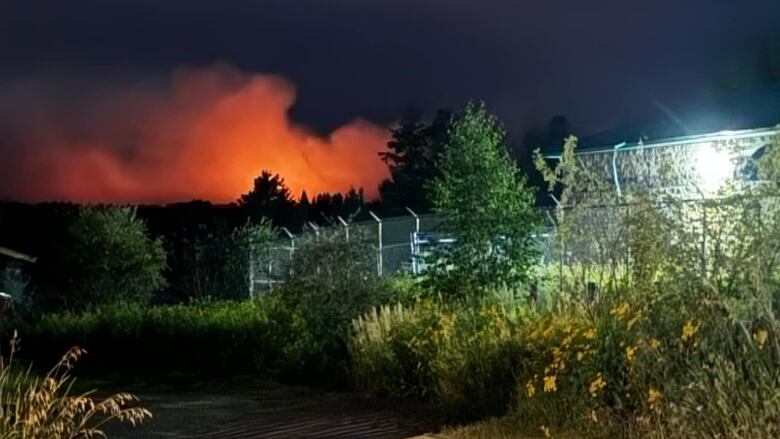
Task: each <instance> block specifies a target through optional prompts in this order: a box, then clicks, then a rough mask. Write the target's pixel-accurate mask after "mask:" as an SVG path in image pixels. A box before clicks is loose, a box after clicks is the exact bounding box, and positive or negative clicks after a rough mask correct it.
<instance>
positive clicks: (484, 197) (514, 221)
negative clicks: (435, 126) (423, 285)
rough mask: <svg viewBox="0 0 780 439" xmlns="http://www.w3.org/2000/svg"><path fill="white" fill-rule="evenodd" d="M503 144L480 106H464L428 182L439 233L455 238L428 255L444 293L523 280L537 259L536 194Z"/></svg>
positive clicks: (477, 290)
mask: <svg viewBox="0 0 780 439" xmlns="http://www.w3.org/2000/svg"><path fill="white" fill-rule="evenodd" d="M505 142H506V139H505V133H504V130H503V129H502V128H501V127H500V125H499V122H498V121H497V120H496V118H495V117H494V116H492V115H491V114H490V113H488V111H487V110H486V109H485V106H484V104H477V103H469V104H468V105H467V106H466V108H465V109H464V112H463V114H462V115H461V116H460V117H459V118H458V120H457V121H455V122H454V123H453V125H452V126H451V128H450V131H449V135H448V139H447V143H446V145H445V147H444V150H443V152H442V154H441V156H440V157H439V160H438V167H439V171H440V175H438V176H436V177H435V178H434V179H433V181H432V182H431V185H430V197H431V200H432V201H433V203H434V205H435V207H436V208H437V209H438V210H439V211H441V213H442V215H443V216H444V221H443V222H442V225H441V229H442V230H443V231H445V232H447V233H453V234H454V237H455V238H456V240H457V242H456V244H455V245H454V246H453V247H452V248H447V249H440V250H439V251H437V252H435V253H434V255H433V257H432V258H431V262H432V264H431V269H430V280H431V281H432V283H433V284H435V285H436V287H437V289H438V290H439V291H441V292H442V293H444V294H454V295H456V296H459V297H466V296H473V295H477V296H479V295H481V294H482V293H483V292H484V291H486V290H488V289H491V288H495V287H498V286H502V285H511V284H514V283H517V282H522V281H525V280H527V279H528V278H529V273H530V267H531V265H532V264H533V263H535V262H536V260H537V256H538V251H537V249H536V246H535V244H534V240H533V235H534V233H535V232H537V230H538V227H539V225H540V221H539V218H538V216H537V214H536V212H535V210H534V192H533V191H532V190H531V189H530V188H529V187H528V186H527V185H526V178H525V176H523V175H522V173H521V172H520V170H519V169H518V168H517V166H516V164H515V163H514V161H513V160H512V159H511V158H510V156H509V151H508V149H507V146H506V143H505Z"/></svg>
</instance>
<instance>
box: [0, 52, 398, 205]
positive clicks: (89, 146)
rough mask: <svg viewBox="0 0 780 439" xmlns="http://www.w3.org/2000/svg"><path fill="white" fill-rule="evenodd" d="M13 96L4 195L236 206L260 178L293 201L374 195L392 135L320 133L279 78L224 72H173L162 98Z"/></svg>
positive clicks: (2, 109) (358, 125)
mask: <svg viewBox="0 0 780 439" xmlns="http://www.w3.org/2000/svg"><path fill="white" fill-rule="evenodd" d="M15 92H16V96H15V97H12V99H9V102H13V107H12V108H11V107H10V106H9V105H8V104H5V105H4V104H2V103H0V154H1V155H0V157H2V159H1V160H0V197H3V198H12V199H20V200H25V201H44V200H70V201H92V202H94V201H112V202H167V201H175V200H188V199H208V200H213V201H232V200H235V199H236V198H237V197H238V196H239V195H240V194H241V193H243V192H247V191H248V190H249V189H250V188H251V185H252V181H253V179H254V178H255V177H256V176H258V175H259V174H260V172H261V171H262V170H264V169H267V170H270V171H271V172H273V173H279V174H281V175H282V176H283V177H284V178H285V181H286V183H287V184H288V186H289V187H290V188H291V190H292V191H293V193H294V194H296V195H298V194H300V193H301V191H303V190H306V191H307V192H309V193H310V194H311V193H319V192H335V191H339V192H343V191H346V190H348V189H349V188H350V187H355V188H357V187H363V188H364V189H365V191H366V195H367V196H368V197H373V196H376V194H377V185H378V184H379V182H380V181H381V180H382V179H383V178H384V177H385V176H386V174H387V170H386V168H385V165H384V164H383V163H382V162H381V161H380V160H379V158H378V156H377V153H378V152H379V151H381V150H383V149H384V147H385V145H386V143H387V140H388V136H389V134H388V131H387V130H386V129H385V128H384V127H381V126H377V125H374V124H372V123H369V122H367V121H363V120H355V121H352V122H350V123H349V124H346V125H344V126H341V127H339V128H337V129H335V130H334V131H332V132H331V133H330V134H329V135H327V136H320V135H317V134H315V133H313V132H311V131H310V130H307V129H306V127H304V126H301V125H299V124H296V123H294V122H292V121H291V120H290V117H289V114H288V112H289V110H290V108H291V107H292V105H293V104H294V102H295V99H296V95H295V89H294V87H293V85H292V84H291V83H290V82H289V81H287V80H285V79H284V78H281V77H278V76H270V75H263V74H247V73H244V72H241V71H238V70H237V69H235V68H232V67H229V66H226V65H216V66H210V67H207V68H199V69H190V70H182V71H180V72H177V73H176V74H175V75H174V78H173V80H172V82H171V86H170V88H169V89H168V90H165V91H164V92H160V90H159V89H158V88H154V87H143V86H139V87H130V88H127V89H113V90H108V91H104V92H102V93H100V94H99V96H98V97H97V98H94V99H87V98H85V99H84V100H83V102H81V101H78V99H79V98H78V96H69V97H67V98H63V97H62V96H59V97H57V98H54V97H52V96H41V93H37V94H36V93H31V94H30V95H29V96H26V95H25V91H24V90H21V89H20V88H18V87H17V89H16V91H15ZM63 99H68V100H76V102H72V101H71V102H62V100H63ZM4 125H5V126H4Z"/></svg>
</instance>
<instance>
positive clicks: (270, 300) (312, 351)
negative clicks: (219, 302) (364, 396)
mask: <svg viewBox="0 0 780 439" xmlns="http://www.w3.org/2000/svg"><path fill="white" fill-rule="evenodd" d="M291 267H293V268H294V270H292V271H291V272H290V273H289V275H288V276H287V277H286V279H285V282H284V284H283V285H281V286H280V287H279V288H276V289H274V290H273V291H271V292H270V293H269V294H268V296H267V297H266V298H265V302H266V303H267V304H268V306H269V307H270V308H269V312H270V313H271V314H272V315H273V316H274V319H273V324H274V325H275V329H274V330H273V331H272V332H273V333H274V334H275V335H274V337H276V338H275V343H277V344H278V345H279V346H280V349H283V350H285V351H288V352H290V353H291V354H293V355H288V356H286V359H287V360H288V361H291V363H290V364H289V365H288V370H290V371H291V372H295V373H297V374H298V375H299V376H300V378H301V379H303V378H306V377H308V378H309V379H315V380H318V381H319V382H321V383H325V384H328V382H329V384H331V385H332V386H334V387H335V386H342V385H344V384H346V382H347V380H348V376H349V369H348V363H347V349H346V343H347V333H348V330H349V323H350V321H351V320H352V319H354V318H355V317H357V316H359V315H361V314H363V313H365V312H367V311H369V310H371V309H372V308H373V307H375V306H378V305H381V304H382V303H386V302H388V301H389V300H391V298H394V297H396V294H395V291H399V292H402V293H404V292H406V291H408V289H406V288H405V287H403V286H399V287H398V288H394V286H393V282H392V281H391V280H390V279H388V278H385V277H381V276H379V275H378V274H377V271H376V249H375V247H374V238H373V237H372V236H371V234H370V232H367V231H364V230H361V229H354V230H350V235H349V240H347V239H346V238H345V235H344V232H343V231H339V230H323V231H320V232H319V233H317V234H316V235H312V236H309V237H306V238H304V239H299V240H298V241H297V242H296V252H295V256H294V259H293V261H292V263H291ZM318 377H319V378H318Z"/></svg>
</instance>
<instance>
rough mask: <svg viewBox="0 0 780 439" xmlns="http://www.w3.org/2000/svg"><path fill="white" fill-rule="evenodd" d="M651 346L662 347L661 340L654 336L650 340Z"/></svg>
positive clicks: (654, 347)
mask: <svg viewBox="0 0 780 439" xmlns="http://www.w3.org/2000/svg"><path fill="white" fill-rule="evenodd" d="M650 347H651V348H653V349H658V348H659V347H661V342H660V341H659V340H658V339H657V338H653V339H651V340H650Z"/></svg>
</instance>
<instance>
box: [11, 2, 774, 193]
mask: <svg viewBox="0 0 780 439" xmlns="http://www.w3.org/2000/svg"><path fill="white" fill-rule="evenodd" d="M773 41H775V42H777V41H780V1H777V0H755V1H745V2H737V1H734V0H677V1H672V0H655V1H642V2H639V1H626V0H622V1H619V0H605V1H590V2H583V1H578V2H575V1H555V0H552V1H534V2H530V1H527V2H523V1H510V0H503V1H499V0H482V1H478V2H477V1H463V0H295V1H293V0H281V1H260V0H257V1H231V0H221V1H208V2H206V1H201V0H188V1H177V0H166V1H160V0H154V1H152V0H132V1H123V0H112V1H105V0H94V1H62V0H41V1H32V0H2V1H1V2H0V154H2V161H1V162H0V174H2V176H0V198H18V199H24V200H33V201H34V200H43V199H54V198H63V199H75V200H93V201H94V200H96V199H101V200H124V201H149V200H152V201H161V200H171V199H180V198H196V197H198V195H202V197H203V198H211V199H216V200H226V199H229V198H230V197H232V196H234V195H233V194H234V193H235V192H236V191H239V190H240V189H238V187H239V186H240V185H241V184H244V182H246V180H247V179H249V178H250V176H251V175H257V174H259V171H260V169H263V168H271V170H273V171H275V172H280V173H282V174H283V175H285V176H286V177H287V179H288V182H289V183H291V186H293V188H294V189H295V190H297V191H299V190H301V189H303V188H308V187H312V186H313V187H314V188H315V189H317V190H344V189H346V187H345V186H348V185H350V184H354V185H361V186H368V187H369V188H368V192H372V191H374V189H373V188H371V186H372V185H375V184H376V183H377V182H378V181H379V180H381V177H382V175H373V174H372V175H367V174H365V173H366V172H369V173H377V172H378V173H380V174H381V172H382V171H381V169H379V168H376V167H374V165H371V166H368V168H369V170H368V171H366V170H365V168H366V165H365V164H361V163H354V164H353V165H350V166H345V168H344V171H343V175H337V174H338V172H336V171H337V170H336V169H333V170H331V171H328V172H326V171H323V170H322V169H320V168H322V167H331V168H339V167H341V166H342V164H340V163H339V162H338V161H334V162H333V163H330V162H323V161H322V160H324V159H319V158H315V159H312V158H311V157H310V155H309V151H310V150H312V149H314V150H316V151H317V152H316V154H319V155H317V157H323V156H326V155H328V154H330V155H332V156H334V157H336V156H338V155H339V154H341V156H339V157H343V156H354V157H360V158H361V160H369V157H374V155H375V153H376V151H377V150H378V149H381V146H382V144H383V142H385V141H386V138H385V137H384V136H385V134H384V133H382V129H383V128H384V127H386V126H389V125H390V124H392V123H393V122H394V121H396V120H397V119H398V117H399V116H400V115H401V114H403V112H404V110H405V109H406V108H408V107H410V106H415V107H418V108H420V109H422V110H425V111H432V110H434V109H436V108H439V107H451V108H456V107H460V106H462V104H463V103H464V102H465V101H466V100H468V99H481V100H484V101H486V102H487V103H488V105H489V107H490V108H491V109H492V110H493V111H494V112H495V113H496V114H498V115H499V117H500V118H502V120H503V121H504V123H505V124H506V126H507V128H508V129H509V131H510V132H511V134H512V135H513V136H514V137H516V138H520V137H522V135H523V133H524V132H525V131H526V130H528V129H529V128H532V127H536V126H541V125H543V124H544V123H546V121H547V120H549V119H550V117H552V116H553V115H556V114H563V115H565V116H566V117H567V118H568V119H569V121H571V123H572V126H573V128H574V130H575V131H576V132H577V133H578V134H581V135H584V136H588V135H593V134H597V133H600V132H605V131H611V130H619V129H620V128H621V127H626V126H634V125H636V124H641V123H644V122H647V121H654V120H657V119H664V118H666V119H672V118H675V119H679V118H681V122H680V121H679V120H678V122H676V124H677V125H680V124H682V125H683V126H684V128H690V127H692V126H695V125H696V124H698V123H702V121H708V122H709V123H710V125H713V124H715V122H713V120H715V119H718V122H717V123H719V124H720V125H718V126H723V125H724V123H721V120H725V121H726V122H725V124H726V125H729V124H733V125H735V126H723V128H742V127H743V126H737V125H745V124H747V123H751V122H750V121H752V120H759V119H760V117H758V116H757V117H756V118H752V119H751V118H750V117H746V118H740V117H741V116H734V115H731V116H729V115H726V116H725V117H724V114H723V110H722V109H718V108H716V107H718V105H720V106H721V107H723V105H722V104H723V102H724V100H723V99H722V98H721V97H722V95H724V94H728V95H729V96H732V98H731V99H736V100H738V101H739V102H747V103H750V105H753V104H752V102H753V101H752V100H755V102H758V103H756V104H755V107H756V108H760V109H761V110H760V112H761V115H759V116H761V117H764V118H766V117H772V116H773V115H777V114H779V113H778V110H780V105H778V104H780V99H778V96H780V93H776V92H775V91H776V90H777V87H775V85H776V84H775V83H774V82H773V81H774V79H775V78H774V77H773V76H772V75H773V73H772V70H771V69H772V67H771V66H770V67H767V60H766V58H765V56H764V54H765V51H763V48H764V47H766V45H767V44H769V43H771V42H773ZM182 78H184V79H182ZM247 89H250V91H247ZM182 90H184V91H182ZM765 90H766V91H765ZM773 90H774V91H773ZM250 92H251V93H250ZM773 93H774V94H773ZM238 95H240V96H238ZM248 95H251V96H249V97H248ZM237 96H238V97H237ZM733 96H738V97H733ZM767 96H769V97H767ZM226 102H227V103H226ZM729 102H731V101H729ZM266 103H268V104H267V105H266ZM750 105H748V107H749V106H750ZM225 107H227V109H225ZM260 107H262V108H260ZM731 107H733V106H731ZM288 110H289V114H290V117H291V119H287V114H288ZM772 111H775V113H773V114H769V115H767V112H768V113H771V112H772ZM247 112H248V114H252V116H253V117H257V118H259V119H255V120H263V121H264V122H262V123H261V124H260V125H263V126H266V125H267V126H268V127H271V126H273V127H274V128H273V129H272V128H268V129H265V128H263V129H262V130H261V129H259V128H257V127H256V126H255V125H254V124H253V123H252V122H251V120H253V119H250V118H247V122H246V124H245V125H240V126H238V125H235V124H234V123H233V122H232V121H233V120H234V119H235V118H236V117H239V116H236V115H240V114H247ZM255 113H257V114H255ZM670 115H671V116H670ZM672 116H674V117H672ZM677 116H679V118H677ZM239 118H240V117H239ZM161 121H162V122H161ZM689 124H690V125H689ZM704 125H706V123H705V124H704ZM704 125H702V126H704ZM191 127H198V128H197V129H194V128H191ZM201 127H205V128H201ZM690 129H695V128H690ZM183 131H184V132H185V134H180V133H182V132H183ZM204 133H205V134H204ZM280 133H281V134H280ZM242 134H244V135H246V136H248V137H250V138H253V139H257V141H256V142H254V143H252V142H250V143H248V144H242V145H241V146H240V147H241V148H244V149H247V148H250V149H251V148H254V149H258V148H259V149H265V150H268V149H277V150H279V151H278V154H277V153H264V154H256V155H252V154H249V155H247V156H245V157H244V158H243V159H242V160H243V162H242V163H244V164H248V165H251V166H247V168H246V169H243V168H242V169H241V170H240V172H239V170H238V168H237V165H236V164H235V163H232V162H230V161H228V160H224V163H223V160H221V159H216V158H215V157H214V156H213V154H215V153H214V152H213V151H211V150H209V148H211V149H214V148H221V149H222V150H225V151H227V149H230V148H239V147H238V146H235V145H236V144H237V143H242V141H237V140H235V139H238V138H239V137H240V136H241V135H242ZM195 137H197V140H193V138H195ZM204 137H205V138H209V139H211V140H212V142H211V143H209V144H208V145H205V144H203V141H202V140H201V139H202V138H204ZM225 137H230V138H232V139H233V141H231V142H230V143H229V144H230V145H231V146H230V147H228V146H218V145H222V143H220V142H223V139H224V138H225ZM280 138H281V139H282V140H279V139H280ZM215 139H216V140H215ZM225 145H227V143H225ZM358 149H359V150H361V151H364V152H365V151H368V152H367V153H366V154H364V155H359V154H358V155H355V154H353V152H354V151H356V150H358ZM161 150H164V153H163V152H160V151H161ZM181 151H195V152H192V153H187V155H190V156H197V157H198V158H197V160H194V161H188V160H185V159H183V158H181V157H180V154H181ZM331 151H335V152H332V153H331ZM227 153H228V152H225V154H227ZM230 154H232V155H235V151H234V150H233V149H230ZM269 154H271V155H270V156H269ZM271 156H272V157H271ZM52 157H54V158H52ZM354 157H353V158H354ZM363 157H365V159H363ZM337 158H338V157H337ZM313 160H314V161H317V163H316V164H314V165H312V164H311V162H312V161H313ZM289 161H291V162H296V161H297V162H296V163H299V164H297V165H294V166H293V165H292V164H290V163H288V162H289ZM304 163H308V165H306V166H304ZM201 166H202V167H204V169H206V167H208V168H209V170H208V172H205V171H204V173H205V174H207V176H206V177H198V178H201V179H202V181H199V182H196V183H195V184H190V183H191V182H190V181H188V182H187V184H186V187H184V186H185V182H184V180H187V179H190V180H191V179H193V178H196V177H193V175H192V174H193V172H192V170H193V168H198V169H200V168H199V167H201ZM219 166H222V167H219ZM307 166H309V167H307ZM62 167H67V168H68V170H63V169H60V168H62ZM210 168H215V169H210ZM185 170H186V172H185ZM231 172H233V173H234V174H235V175H236V176H237V177H236V179H235V181H231V182H229V183H225V184H224V185H223V186H222V187H221V188H220V189H219V190H214V191H209V190H208V188H211V187H214V185H215V184H217V183H216V182H217V181H218V180H221V177H220V176H223V175H227V174H230V173H231ZM252 172H254V174H252ZM313 173H318V175H317V179H316V183H315V182H314V180H312V179H310V178H309V177H310V176H311V175H312V174H313ZM197 174H198V175H200V174H201V173H200V172H199V173H197ZM320 174H322V175H320ZM166 176H169V177H170V178H168V179H166V178H165V177H166ZM345 176H346V177H352V176H354V178H353V180H354V182H347V181H344V178H343V177H345ZM42 180H46V181H45V182H42ZM149 180H154V181H156V185H155V186H154V188H153V189H152V188H151V186H150V185H149V184H148V183H147V182H148V181H149ZM161 180H170V183H169V184H164V183H160V181H161ZM96 182H97V183H96ZM220 184H221V183H220ZM237 195H238V194H237V193H235V196H237Z"/></svg>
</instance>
